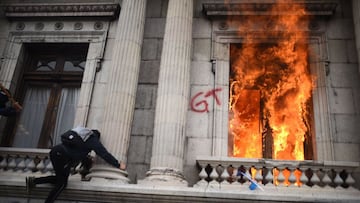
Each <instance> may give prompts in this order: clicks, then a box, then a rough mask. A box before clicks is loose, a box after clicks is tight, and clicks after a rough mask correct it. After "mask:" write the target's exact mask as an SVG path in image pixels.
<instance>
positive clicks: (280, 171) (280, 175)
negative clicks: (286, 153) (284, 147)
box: [276, 167, 286, 187]
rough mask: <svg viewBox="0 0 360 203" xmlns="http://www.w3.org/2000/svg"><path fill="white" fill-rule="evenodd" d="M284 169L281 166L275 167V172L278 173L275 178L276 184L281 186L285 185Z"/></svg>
mask: <svg viewBox="0 0 360 203" xmlns="http://www.w3.org/2000/svg"><path fill="white" fill-rule="evenodd" d="M284 170H285V169H281V168H279V167H277V173H278V175H277V178H276V180H277V182H278V185H277V186H278V187H283V186H285V181H286V178H285V176H284Z"/></svg>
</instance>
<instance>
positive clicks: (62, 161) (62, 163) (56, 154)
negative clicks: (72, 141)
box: [27, 146, 70, 203]
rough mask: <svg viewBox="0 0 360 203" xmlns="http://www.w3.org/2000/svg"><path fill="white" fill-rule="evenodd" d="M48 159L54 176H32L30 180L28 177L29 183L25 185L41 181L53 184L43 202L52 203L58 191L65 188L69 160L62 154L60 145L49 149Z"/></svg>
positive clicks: (40, 182) (68, 172)
mask: <svg viewBox="0 0 360 203" xmlns="http://www.w3.org/2000/svg"><path fill="white" fill-rule="evenodd" d="M50 160H51V163H52V165H53V168H54V171H55V176H53V175H52V176H46V177H40V178H33V179H32V180H29V178H28V181H29V183H27V184H28V185H27V186H30V187H32V186H35V185H36V184H43V183H52V184H54V185H55V187H54V188H53V189H52V190H51V191H50V193H49V195H48V197H47V198H46V200H45V203H53V202H54V201H55V200H56V199H57V197H58V196H59V195H60V193H61V192H62V191H63V190H64V189H65V187H66V185H67V182H68V178H69V175H70V164H69V160H68V158H66V156H64V151H63V149H62V148H61V147H58V146H55V147H54V148H53V149H52V150H51V151H50ZM31 182H32V183H31ZM30 189H31V188H30Z"/></svg>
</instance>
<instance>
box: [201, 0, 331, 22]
mask: <svg viewBox="0 0 360 203" xmlns="http://www.w3.org/2000/svg"><path fill="white" fill-rule="evenodd" d="M293 4H304V5H305V9H306V11H307V15H312V16H331V15H333V14H334V13H335V9H336V6H337V3H336V2H334V1H326V2H324V1H321V0H312V1H304V0H302V1H296V3H293ZM273 5H274V1H253V2H251V3H249V2H244V3H228V4H224V3H204V4H203V12H204V14H205V15H206V16H207V17H209V18H214V17H226V16H253V15H274V13H272V12H270V9H271V7H272V6H273ZM283 6H284V9H280V10H281V11H279V12H278V13H276V14H275V15H297V12H296V11H294V10H289V8H288V7H287V4H285V3H283Z"/></svg>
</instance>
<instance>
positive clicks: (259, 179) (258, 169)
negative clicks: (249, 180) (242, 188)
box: [254, 167, 263, 185]
mask: <svg viewBox="0 0 360 203" xmlns="http://www.w3.org/2000/svg"><path fill="white" fill-rule="evenodd" d="M254 169H255V170H256V172H255V177H254V179H255V180H256V181H257V182H258V183H259V184H261V185H262V184H263V175H262V172H263V169H262V168H261V167H256V168H255V167H254Z"/></svg>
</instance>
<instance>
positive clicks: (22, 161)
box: [17, 156, 26, 172]
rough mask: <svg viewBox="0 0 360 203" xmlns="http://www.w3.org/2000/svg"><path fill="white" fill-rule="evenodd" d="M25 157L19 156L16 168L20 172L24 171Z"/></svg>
mask: <svg viewBox="0 0 360 203" xmlns="http://www.w3.org/2000/svg"><path fill="white" fill-rule="evenodd" d="M25 161H26V157H24V156H19V163H18V164H17V169H18V170H19V171H21V172H24V171H25V170H26V163H25Z"/></svg>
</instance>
